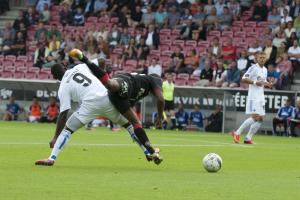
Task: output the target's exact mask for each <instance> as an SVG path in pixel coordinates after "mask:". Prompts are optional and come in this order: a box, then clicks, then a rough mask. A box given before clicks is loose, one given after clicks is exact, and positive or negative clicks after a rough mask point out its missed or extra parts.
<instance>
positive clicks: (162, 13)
mask: <svg viewBox="0 0 300 200" xmlns="http://www.w3.org/2000/svg"><path fill="white" fill-rule="evenodd" d="M167 17H168V13H167V12H166V9H165V8H164V6H163V4H160V5H159V6H158V9H157V11H156V12H155V14H154V19H155V23H156V24H157V25H158V27H162V26H163V24H164V22H165V21H166V20H167Z"/></svg>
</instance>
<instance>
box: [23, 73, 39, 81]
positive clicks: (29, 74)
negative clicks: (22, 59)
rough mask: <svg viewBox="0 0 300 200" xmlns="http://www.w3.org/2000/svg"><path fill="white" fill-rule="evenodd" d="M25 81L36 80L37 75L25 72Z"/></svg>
mask: <svg viewBox="0 0 300 200" xmlns="http://www.w3.org/2000/svg"><path fill="white" fill-rule="evenodd" d="M25 78H26V79H36V78H37V73H35V72H27V73H26V74H25Z"/></svg>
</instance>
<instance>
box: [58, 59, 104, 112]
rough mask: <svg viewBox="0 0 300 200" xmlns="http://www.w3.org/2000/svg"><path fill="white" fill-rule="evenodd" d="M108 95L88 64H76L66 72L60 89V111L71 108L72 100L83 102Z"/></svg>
mask: <svg viewBox="0 0 300 200" xmlns="http://www.w3.org/2000/svg"><path fill="white" fill-rule="evenodd" d="M103 96H107V89H106V88H105V87H104V86H103V85H102V83H101V82H100V81H99V79H98V78H96V77H95V76H94V75H93V74H92V73H91V71H90V69H89V68H88V66H87V65H86V64H79V65H76V66H75V67H74V68H72V69H69V70H67V71H66V73H65V74H64V76H63V78H62V80H61V83H60V86H59V89H58V97H59V100H60V112H63V111H65V110H68V109H70V108H71V101H73V102H78V103H79V104H82V103H83V102H84V101H93V100H97V99H99V97H100V98H101V97H103Z"/></svg>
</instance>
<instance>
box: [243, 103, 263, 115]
mask: <svg viewBox="0 0 300 200" xmlns="http://www.w3.org/2000/svg"><path fill="white" fill-rule="evenodd" d="M246 114H247V115H249V114H258V115H260V116H264V115H265V114H266V112H265V101H255V100H247V105H246Z"/></svg>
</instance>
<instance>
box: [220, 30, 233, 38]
mask: <svg viewBox="0 0 300 200" xmlns="http://www.w3.org/2000/svg"><path fill="white" fill-rule="evenodd" d="M222 37H230V38H232V37H233V32H232V31H222Z"/></svg>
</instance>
